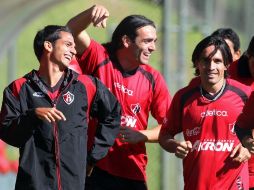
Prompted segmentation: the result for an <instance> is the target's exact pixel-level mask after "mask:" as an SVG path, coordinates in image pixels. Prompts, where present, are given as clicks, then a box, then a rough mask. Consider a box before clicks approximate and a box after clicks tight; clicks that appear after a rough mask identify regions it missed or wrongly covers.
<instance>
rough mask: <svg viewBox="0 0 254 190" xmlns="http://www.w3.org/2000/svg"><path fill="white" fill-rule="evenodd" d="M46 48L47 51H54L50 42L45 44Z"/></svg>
mask: <svg viewBox="0 0 254 190" xmlns="http://www.w3.org/2000/svg"><path fill="white" fill-rule="evenodd" d="M44 48H45V50H46V51H48V52H51V51H52V50H53V45H52V43H51V42H49V41H45V42H44Z"/></svg>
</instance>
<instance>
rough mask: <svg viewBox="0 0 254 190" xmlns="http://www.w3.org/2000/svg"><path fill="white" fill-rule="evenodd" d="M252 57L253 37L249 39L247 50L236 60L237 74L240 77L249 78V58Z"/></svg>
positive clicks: (253, 54) (253, 55)
mask: <svg viewBox="0 0 254 190" xmlns="http://www.w3.org/2000/svg"><path fill="white" fill-rule="evenodd" d="M250 57H254V36H253V37H252V38H251V41H250V43H249V46H248V48H247V50H246V51H245V52H244V53H243V55H242V56H241V57H240V59H239V60H238V64H237V72H238V75H239V76H240V77H246V78H251V77H252V76H251V72H250V68H249V58H250Z"/></svg>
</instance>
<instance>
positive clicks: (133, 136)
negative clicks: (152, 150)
mask: <svg viewBox="0 0 254 190" xmlns="http://www.w3.org/2000/svg"><path fill="white" fill-rule="evenodd" d="M119 139H120V141H121V142H128V143H132V144H136V143H139V142H144V141H146V140H147V137H146V136H145V135H144V134H142V133H141V132H139V131H137V130H135V129H132V128H130V127H120V133H119Z"/></svg>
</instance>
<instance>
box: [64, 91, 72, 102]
mask: <svg viewBox="0 0 254 190" xmlns="http://www.w3.org/2000/svg"><path fill="white" fill-rule="evenodd" d="M63 100H64V101H65V103H66V104H68V105H70V104H71V103H72V102H73V101H74V94H72V93H70V92H69V91H68V92H66V93H65V94H64V95H63Z"/></svg>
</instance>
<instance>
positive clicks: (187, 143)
mask: <svg viewBox="0 0 254 190" xmlns="http://www.w3.org/2000/svg"><path fill="white" fill-rule="evenodd" d="M186 145H187V148H188V149H192V143H191V142H190V141H186Z"/></svg>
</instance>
